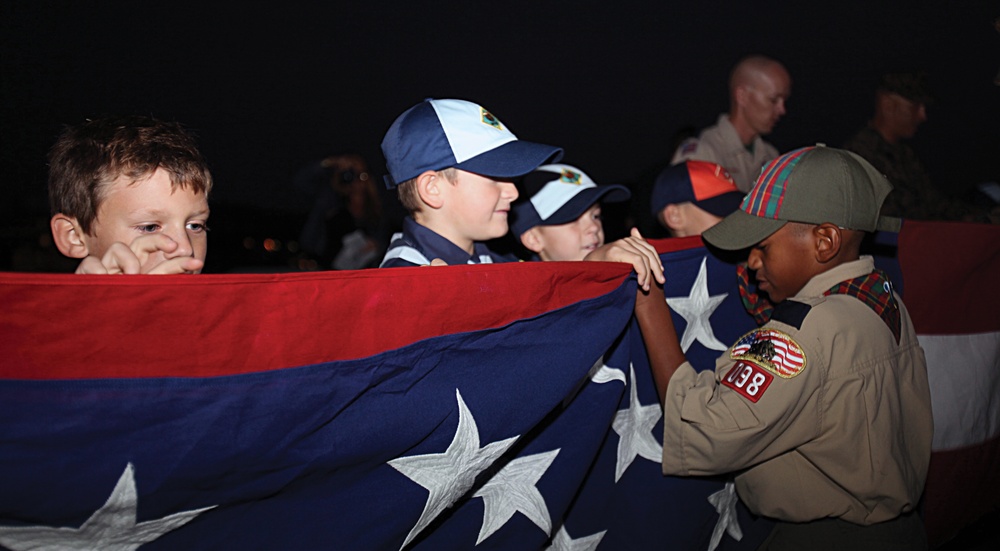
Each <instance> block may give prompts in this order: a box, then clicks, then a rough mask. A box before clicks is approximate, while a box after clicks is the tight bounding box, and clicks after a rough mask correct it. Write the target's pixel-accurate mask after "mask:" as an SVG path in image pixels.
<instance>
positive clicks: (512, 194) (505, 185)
mask: <svg viewBox="0 0 1000 551" xmlns="http://www.w3.org/2000/svg"><path fill="white" fill-rule="evenodd" d="M500 196H501V197H504V198H506V199H508V200H510V201H513V200H515V199H517V196H518V192H517V186H515V185H514V182H500Z"/></svg>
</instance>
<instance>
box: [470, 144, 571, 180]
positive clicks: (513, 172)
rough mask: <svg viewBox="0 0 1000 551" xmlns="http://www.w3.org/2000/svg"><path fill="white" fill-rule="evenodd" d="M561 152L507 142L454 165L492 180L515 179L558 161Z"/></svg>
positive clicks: (550, 147) (533, 145)
mask: <svg viewBox="0 0 1000 551" xmlns="http://www.w3.org/2000/svg"><path fill="white" fill-rule="evenodd" d="M562 153H563V150H562V149H561V148H558V147H554V146H551V145H543V144H538V143H533V142H526V141H524V140H514V141H512V142H507V143H505V144H503V145H501V146H500V147H497V148H494V149H491V150H489V151H487V152H485V153H480V154H479V155H476V156H475V157H473V158H471V159H468V160H466V161H464V162H461V163H458V164H456V165H455V168H458V169H460V170H465V171H467V172H473V173H475V174H479V175H481V176H489V177H493V178H517V177H519V176H524V175H525V174H527V173H529V172H531V171H532V170H535V169H536V168H538V167H539V166H541V165H543V164H546V163H552V162H555V161H558V160H559V159H561V158H562Z"/></svg>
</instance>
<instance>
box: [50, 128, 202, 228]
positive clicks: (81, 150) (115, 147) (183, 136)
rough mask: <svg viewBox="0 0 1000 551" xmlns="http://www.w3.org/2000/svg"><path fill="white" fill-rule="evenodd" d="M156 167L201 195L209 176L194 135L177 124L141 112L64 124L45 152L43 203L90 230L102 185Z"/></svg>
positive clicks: (147, 172)
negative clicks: (46, 178) (45, 199)
mask: <svg viewBox="0 0 1000 551" xmlns="http://www.w3.org/2000/svg"><path fill="white" fill-rule="evenodd" d="M157 168H162V169H163V170H165V171H166V172H167V173H168V174H169V175H170V183H171V185H172V186H173V187H174V188H175V189H176V188H177V187H180V188H182V189H187V188H188V186H190V187H191V189H192V190H193V191H195V192H197V193H204V194H205V195H206V196H207V195H208V193H209V192H210V191H211V190H212V175H211V173H210V172H209V170H208V165H207V163H205V159H204V158H203V157H202V156H201V153H199V152H198V148H197V146H196V145H195V141H194V138H193V137H192V135H191V134H190V133H188V132H187V131H186V130H185V129H184V128H183V127H182V126H181V125H180V124H178V123H176V122H164V121H160V120H157V119H154V118H152V117H145V116H109V117H101V118H97V119H93V120H87V121H86V122H84V123H82V124H79V125H76V126H69V127H67V128H65V129H64V130H63V132H62V133H61V134H60V135H59V138H58V139H57V140H56V143H55V145H53V146H52V149H51V150H50V151H49V206H50V208H51V210H52V214H53V215H55V214H59V213H62V214H66V215H69V216H73V217H75V218H76V219H77V221H79V223H80V227H81V229H83V231H84V232H86V233H87V234H90V231H91V230H90V228H91V224H93V222H94V220H95V219H96V217H97V210H98V207H99V206H100V204H101V202H102V201H103V200H104V193H105V189H106V188H107V186H108V185H110V184H111V183H113V182H114V181H116V180H117V179H118V178H120V177H123V176H124V177H126V178H128V179H130V180H131V181H132V182H135V181H137V180H140V179H141V178H143V177H145V176H149V175H151V174H152V173H153V172H155V171H156V169H157Z"/></svg>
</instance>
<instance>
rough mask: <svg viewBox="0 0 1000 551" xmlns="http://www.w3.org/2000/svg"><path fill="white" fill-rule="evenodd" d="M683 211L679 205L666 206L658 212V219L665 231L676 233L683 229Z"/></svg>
mask: <svg viewBox="0 0 1000 551" xmlns="http://www.w3.org/2000/svg"><path fill="white" fill-rule="evenodd" d="M685 218H686V217H685V214H684V209H682V208H681V207H680V205H667V206H665V207H663V210H662V211H660V219H661V221H662V222H663V225H664V226H666V227H667V229H670V230H674V231H677V230H679V229H681V228H683V227H684V220H685Z"/></svg>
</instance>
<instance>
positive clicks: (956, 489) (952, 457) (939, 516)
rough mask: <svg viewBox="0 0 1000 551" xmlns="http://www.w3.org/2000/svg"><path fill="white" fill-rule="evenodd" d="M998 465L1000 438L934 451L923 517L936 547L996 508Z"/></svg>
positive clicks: (930, 539) (999, 471) (925, 489)
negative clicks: (954, 448)
mask: <svg viewBox="0 0 1000 551" xmlns="http://www.w3.org/2000/svg"><path fill="white" fill-rule="evenodd" d="M997 465H1000V437H997V438H993V439H991V440H988V441H986V442H983V443H981V444H978V445H976V446H970V447H968V448H962V449H957V450H948V451H936V452H934V453H932V454H931V464H930V468H929V469H928V473H927V486H926V487H925V488H924V498H923V503H924V507H923V516H924V524H925V526H926V528H927V539H928V540H929V542H930V545H931V548H932V549H933V548H934V547H936V546H938V545H940V544H942V543H944V542H946V541H948V540H949V539H951V538H953V537H955V535H956V534H958V532H960V531H961V530H962V528H964V527H966V526H968V525H969V524H972V523H973V522H975V521H976V520H977V519H979V518H981V517H983V516H984V515H985V514H987V513H989V512H991V511H994V510H996V506H997V495H998V494H1000V469H997Z"/></svg>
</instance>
